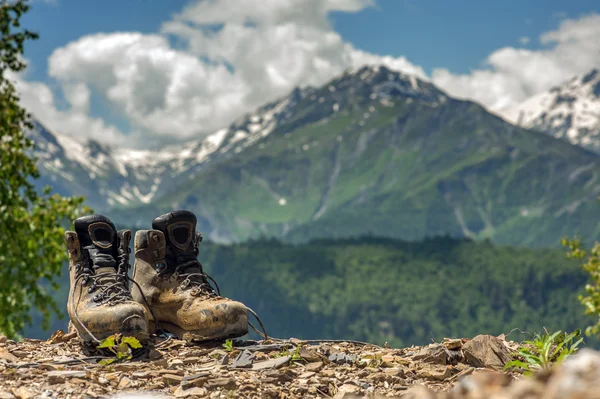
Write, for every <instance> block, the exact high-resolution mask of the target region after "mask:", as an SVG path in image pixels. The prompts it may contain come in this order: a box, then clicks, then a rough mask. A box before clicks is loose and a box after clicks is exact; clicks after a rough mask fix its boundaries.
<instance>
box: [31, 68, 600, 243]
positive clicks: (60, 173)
mask: <svg viewBox="0 0 600 399" xmlns="http://www.w3.org/2000/svg"><path fill="white" fill-rule="evenodd" d="M44 132H45V133H44V134H40V133H39V131H38V136H44V137H46V141H47V142H50V143H51V142H52V140H51V139H50V138H49V137H50V136H51V135H50V134H49V133H48V132H46V131H44ZM55 138H56V137H55ZM55 141H57V142H58V144H59V145H56V144H53V145H52V143H51V145H50V146H48V145H46V147H44V145H45V144H44V143H43V142H41V141H40V145H39V148H40V150H39V152H38V153H39V154H40V158H41V159H42V160H41V165H42V169H43V171H42V173H43V175H44V176H45V178H46V179H47V180H48V179H50V180H51V181H54V182H55V183H56V186H58V187H59V188H60V189H61V190H62V191H63V192H65V193H67V192H69V191H70V192H72V193H77V194H84V195H87V196H88V201H89V203H90V205H92V206H93V207H95V209H96V210H97V211H106V212H109V211H110V214H111V215H112V218H113V219H115V220H116V221H117V222H118V223H119V224H120V225H123V226H131V227H143V226H147V225H148V224H149V222H150V220H151V219H152V218H153V217H155V216H156V215H158V214H160V213H164V212H167V211H170V210H172V209H175V208H186V209H190V210H192V211H194V212H196V213H197V214H198V217H199V222H200V223H199V226H200V229H201V230H202V231H203V232H205V234H206V236H208V237H209V238H210V239H212V240H215V241H225V242H228V241H240V240H245V239H247V238H250V237H258V236H265V235H266V236H275V237H280V238H284V239H286V240H292V241H303V240H308V239H311V238H319V237H328V238H330V237H341V236H356V235H364V234H374V235H382V236H389V237H396V238H402V239H420V238H423V237H426V236H433V235H440V234H449V235H452V236H461V237H462V236H467V237H472V238H491V239H493V240H495V241H497V242H500V243H511V244H522V245H534V246H541V245H556V244H557V243H558V240H559V239H560V237H561V236H562V235H564V234H573V233H575V232H579V233H582V234H585V235H586V236H587V237H598V234H599V231H598V227H597V226H596V223H593V220H595V219H597V218H598V217H600V206H598V205H597V201H596V197H597V194H598V192H600V182H598V181H597V175H598V171H600V169H599V167H600V160H599V158H598V156H597V155H595V154H592V153H589V152H587V151H584V150H581V149H579V148H576V147H574V146H571V145H570V144H568V143H566V142H564V141H561V140H556V139H553V138H551V137H548V136H547V135H544V134H538V133H535V132H531V131H527V130H524V129H521V128H517V127H515V126H513V125H510V124H508V123H506V122H504V121H503V120H502V119H501V118H498V117H496V116H494V115H492V114H490V113H488V112H487V111H486V110H485V109H484V108H483V107H481V106H479V105H477V104H474V103H472V102H468V101H459V100H456V99H453V98H451V97H449V96H447V95H446V94H445V93H443V92H442V91H441V90H439V89H437V88H436V87H435V86H433V85H431V84H430V83H427V82H423V81H420V80H418V79H416V78H414V77H412V76H406V75H402V74H399V73H396V72H392V71H390V70H388V69H386V68H384V67H365V68H362V69H360V70H357V71H348V72H346V73H345V74H343V75H341V76H339V77H338V78H336V79H334V80H332V81H331V82H330V83H328V84H326V85H324V86H323V87H320V88H306V89H302V90H295V91H294V92H293V93H291V94H290V95H289V96H288V97H286V98H284V99H282V100H281V101H277V102H274V103H272V104H269V105H267V106H265V107H263V108H261V109H260V110H258V111H257V112H255V113H254V114H249V115H247V116H244V117H243V118H241V119H240V120H238V121H237V122H235V123H233V124H232V125H231V126H230V127H229V128H227V129H225V130H221V131H219V132H217V133H215V134H213V135H212V136H209V137H208V138H207V139H205V140H202V141H197V142H190V143H188V144H186V145H185V146H183V147H181V148H174V147H173V148H168V149H165V150H163V151H160V152H153V151H145V152H140V151H129V152H124V151H121V150H119V149H115V150H111V149H107V148H105V147H102V146H99V145H97V144H94V143H89V144H87V145H84V146H83V147H76V146H75V145H74V144H72V143H71V144H68V143H66V142H65V140H58V139H56V140H55ZM69 145H71V146H72V147H73V148H71V149H69ZM52 151H54V152H52ZM86 154H89V155H91V156H85V157H84V155H86Z"/></svg>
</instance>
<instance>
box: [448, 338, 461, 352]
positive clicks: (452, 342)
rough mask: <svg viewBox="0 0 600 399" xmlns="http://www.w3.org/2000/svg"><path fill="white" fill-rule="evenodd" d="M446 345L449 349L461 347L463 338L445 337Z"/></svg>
mask: <svg viewBox="0 0 600 399" xmlns="http://www.w3.org/2000/svg"><path fill="white" fill-rule="evenodd" d="M444 346H445V347H446V348H448V349H460V348H461V347H462V340H460V339H449V338H445V339H444Z"/></svg>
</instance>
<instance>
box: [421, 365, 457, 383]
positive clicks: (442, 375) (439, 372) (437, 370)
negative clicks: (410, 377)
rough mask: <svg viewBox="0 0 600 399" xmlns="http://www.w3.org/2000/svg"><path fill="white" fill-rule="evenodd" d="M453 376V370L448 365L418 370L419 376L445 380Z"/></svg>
mask: <svg viewBox="0 0 600 399" xmlns="http://www.w3.org/2000/svg"><path fill="white" fill-rule="evenodd" d="M451 376H452V370H451V369H450V367H446V366H429V367H425V368H423V369H421V370H419V371H417V377H419V378H425V379H430V380H436V381H444V380H445V379H447V378H450V377H451Z"/></svg>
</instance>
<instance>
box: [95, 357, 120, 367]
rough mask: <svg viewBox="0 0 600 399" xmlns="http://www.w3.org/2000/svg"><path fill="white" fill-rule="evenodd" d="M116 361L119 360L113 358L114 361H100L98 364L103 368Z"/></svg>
mask: <svg viewBox="0 0 600 399" xmlns="http://www.w3.org/2000/svg"><path fill="white" fill-rule="evenodd" d="M116 361H117V359H114V358H112V359H102V360H100V361H99V362H98V364H100V365H102V366H107V365H109V364H112V363H114V362H116Z"/></svg>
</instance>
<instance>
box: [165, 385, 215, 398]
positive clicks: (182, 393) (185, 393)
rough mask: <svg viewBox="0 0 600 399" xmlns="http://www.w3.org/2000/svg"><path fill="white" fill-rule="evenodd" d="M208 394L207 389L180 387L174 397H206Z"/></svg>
mask: <svg viewBox="0 0 600 399" xmlns="http://www.w3.org/2000/svg"><path fill="white" fill-rule="evenodd" d="M207 394H208V391H207V390H206V388H190V389H184V388H183V387H179V388H177V390H176V391H175V393H174V394H173V395H175V397H176V398H187V397H190V396H200V397H205V396H206V395H207Z"/></svg>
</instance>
